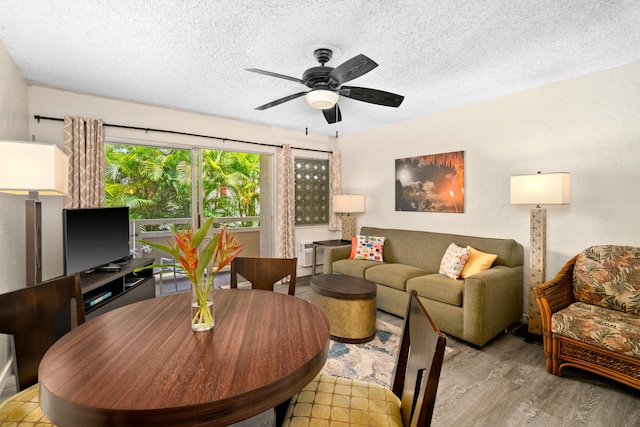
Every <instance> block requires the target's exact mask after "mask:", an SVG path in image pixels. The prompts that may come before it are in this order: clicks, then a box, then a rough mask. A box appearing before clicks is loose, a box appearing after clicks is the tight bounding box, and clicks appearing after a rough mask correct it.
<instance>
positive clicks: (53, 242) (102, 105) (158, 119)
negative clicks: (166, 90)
mask: <svg viewBox="0 0 640 427" xmlns="http://www.w3.org/2000/svg"><path fill="white" fill-rule="evenodd" d="M28 99H29V121H30V131H31V133H32V134H33V135H35V138H36V139H37V140H38V141H41V142H50V143H58V144H62V139H63V123H62V122H56V121H48V120H41V121H40V122H37V121H36V120H35V119H34V118H33V116H34V115H40V116H45V117H56V118H62V117H64V116H65V115H73V116H81V117H91V118H99V119H102V120H104V122H105V123H111V124H117V125H127V126H137V127H144V128H156V129H165V130H171V131H180V132H186V133H192V134H200V135H209V136H218V137H225V138H230V139H236V140H244V141H252V142H258V143H262V144H273V145H278V146H279V145H282V144H290V145H291V146H292V147H297V148H311V149H319V150H330V149H331V146H332V145H333V144H334V141H335V138H331V137H327V136H321V135H305V133H304V130H301V131H300V132H294V131H291V130H285V129H280V128H274V127H269V126H263V125H257V124H251V123H245V122H240V121H237V120H230V119H225V118H220V117H213V116H207V115H202V114H196V113H191V112H186V111H179V110H173V109H169V108H161V107H155V106H150V105H145V104H138V103H133V102H126V101H119V100H114V99H109V98H102V97H97V96H91V95H85V94H79V93H74V92H70V91H65V90H59V89H53V88H49V87H42V86H35V85H34V86H30V87H29V91H28ZM105 135H106V138H107V139H108V140H115V141H138V142H145V143H159V144H163V143H170V144H175V145H185V146H188V147H191V146H202V147H207V148H212V149H223V150H238V151H250V152H256V153H260V154H273V153H275V152H276V149H275V148H273V147H265V146H259V145H247V144H240V143H234V142H230V141H226V142H222V141H220V140H216V139H208V138H200V137H193V136H181V135H175V134H167V133H156V132H149V133H146V132H142V131H138V130H129V129H119V128H114V127H106V128H105ZM295 155H303V156H306V157H318V156H320V157H324V158H327V154H323V153H315V152H313V151H302V150H294V156H295ZM274 161H275V159H274ZM274 165H275V163H274ZM61 208H62V207H61V206H60V207H59V208H58V210H57V211H53V212H50V213H49V214H45V213H43V229H44V230H45V231H47V232H48V235H45V236H43V249H44V252H45V254H44V255H43V258H44V261H43V263H44V268H43V277H53V276H55V275H59V274H62V262H63V260H62V253H61V248H62V220H61V217H60V210H61ZM329 233H330V232H329V231H328V230H327V228H326V227H319V228H311V229H310V228H307V227H305V228H301V229H299V230H297V231H296V241H308V240H310V239H311V240H318V239H324V238H327V235H328V234H329ZM300 274H307V273H306V271H305V270H304V269H301V271H300Z"/></svg>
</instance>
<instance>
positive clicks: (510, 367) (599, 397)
mask: <svg viewBox="0 0 640 427" xmlns="http://www.w3.org/2000/svg"><path fill="white" fill-rule="evenodd" d="M183 287H185V289H188V284H186V285H184V286H183V285H182V284H180V285H179V286H178V289H179V290H180V291H181V290H183V289H182V288H183ZM163 290H164V292H163V293H165V294H166V293H170V292H172V291H173V292H175V288H174V286H173V284H172V283H165V286H164V288H163ZM276 291H279V292H285V293H286V285H280V286H278V287H277V288H276ZM157 293H159V289H158V292H157ZM296 295H297V296H299V297H300V298H304V299H307V300H308V299H309V298H310V289H309V276H304V277H299V278H298V280H297V286H296ZM378 317H379V318H381V319H382V320H385V321H387V322H389V323H392V324H394V325H397V326H402V324H403V319H401V318H399V317H396V316H393V315H390V314H388V313H384V312H381V311H378ZM513 330H515V326H514V328H513ZM447 345H448V346H449V347H452V348H453V349H455V350H457V352H456V354H455V355H454V356H453V357H452V358H450V359H449V360H447V361H445V363H444V365H443V368H442V373H441V376H440V385H439V387H438V395H437V399H436V408H435V412H434V415H433V423H432V425H433V426H434V427H440V426H442V427H445V426H446V427H448V426H545V427H553V426H562V427H564V426H589V427H592V426H593V427H597V426H616V427H624V426H629V427H631V426H640V391H637V390H635V389H633V388H631V387H627V386H623V385H621V384H618V383H616V382H613V381H610V380H607V379H604V378H601V377H599V376H597V375H592V374H589V373H587V372H582V371H580V370H570V371H566V372H565V375H564V376H563V377H557V376H555V375H550V374H547V372H546V370H545V362H544V354H543V350H542V345H541V344H538V343H528V342H525V341H524V340H523V339H522V338H519V337H517V336H515V335H514V334H513V333H512V331H509V332H508V333H504V334H501V335H499V336H498V337H496V338H495V339H493V340H492V341H490V342H489V343H488V344H487V345H485V346H484V347H482V348H481V349H477V348H475V347H473V346H471V345H469V344H466V343H465V342H462V341H460V340H457V339H455V338H453V337H449V338H448V340H447ZM11 389H12V384H8V385H7V387H6V389H5V391H4V393H3V394H2V396H0V401H2V400H3V397H4V398H6V396H9V395H10V394H11V393H12V391H11Z"/></svg>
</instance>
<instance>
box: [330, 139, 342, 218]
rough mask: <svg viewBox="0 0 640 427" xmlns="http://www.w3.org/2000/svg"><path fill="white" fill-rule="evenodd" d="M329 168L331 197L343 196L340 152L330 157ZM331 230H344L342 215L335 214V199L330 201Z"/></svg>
mask: <svg viewBox="0 0 640 427" xmlns="http://www.w3.org/2000/svg"><path fill="white" fill-rule="evenodd" d="M329 168H330V169H331V178H330V179H331V196H333V195H334V194H342V190H341V188H340V152H339V151H334V152H333V153H331V155H330V156H329ZM329 212H330V214H329V230H332V231H336V230H337V231H340V230H341V229H342V221H341V220H340V214H337V213H333V197H331V199H330V200H329Z"/></svg>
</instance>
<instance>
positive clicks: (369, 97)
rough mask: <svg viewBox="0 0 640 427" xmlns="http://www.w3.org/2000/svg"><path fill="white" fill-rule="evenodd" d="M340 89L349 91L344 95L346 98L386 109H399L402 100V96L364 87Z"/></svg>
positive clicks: (344, 87)
mask: <svg viewBox="0 0 640 427" xmlns="http://www.w3.org/2000/svg"><path fill="white" fill-rule="evenodd" d="M340 89H348V90H349V93H348V94H344V96H346V97H347V98H351V99H355V100H357V101H362V102H368V103H370V104H376V105H384V106H386V107H399V106H400V104H402V101H403V100H404V96H402V95H398V94H396V93H391V92H385V91H383V90H377V89H369V88H366V87H356V86H343V87H341V88H340Z"/></svg>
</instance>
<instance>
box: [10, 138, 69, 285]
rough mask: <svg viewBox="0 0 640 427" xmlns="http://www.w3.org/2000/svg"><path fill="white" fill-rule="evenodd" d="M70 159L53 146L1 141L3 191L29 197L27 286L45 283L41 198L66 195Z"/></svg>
mask: <svg viewBox="0 0 640 427" xmlns="http://www.w3.org/2000/svg"><path fill="white" fill-rule="evenodd" d="M68 176H69V159H68V157H67V156H66V155H65V154H64V153H63V152H62V150H60V148H58V146H57V145H54V144H40V143H36V142H26V141H0V191H2V192H4V193H11V194H28V195H29V198H28V199H27V200H26V202H25V209H26V211H25V213H26V239H27V240H26V259H25V261H26V266H27V276H26V278H27V286H33V285H35V284H37V283H40V282H42V206H41V203H40V200H38V196H39V195H40V194H42V195H46V196H54V195H56V196H63V195H65V194H67V189H68V185H69V183H68Z"/></svg>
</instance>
